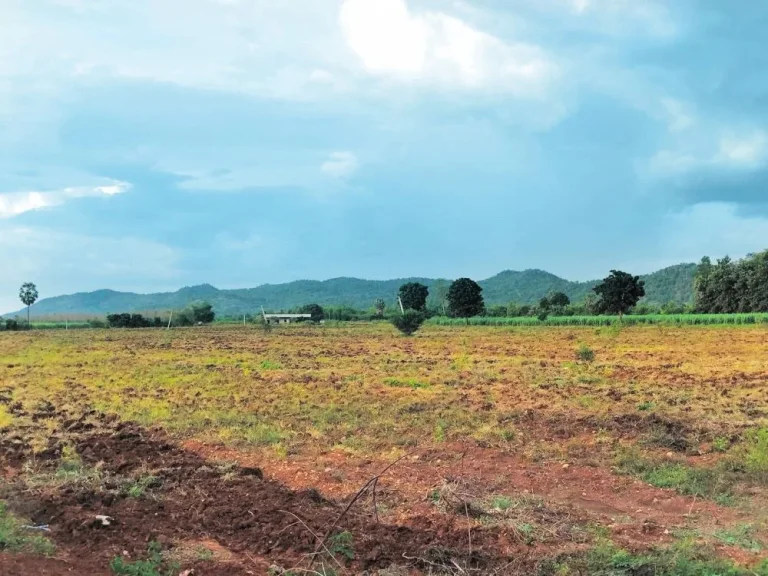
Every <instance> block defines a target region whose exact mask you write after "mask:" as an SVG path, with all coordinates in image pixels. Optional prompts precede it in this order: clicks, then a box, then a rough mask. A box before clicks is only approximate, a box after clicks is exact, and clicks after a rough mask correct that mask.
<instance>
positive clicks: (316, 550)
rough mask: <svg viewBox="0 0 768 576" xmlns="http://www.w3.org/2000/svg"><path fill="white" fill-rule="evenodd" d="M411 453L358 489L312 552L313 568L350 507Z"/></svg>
mask: <svg viewBox="0 0 768 576" xmlns="http://www.w3.org/2000/svg"><path fill="white" fill-rule="evenodd" d="M411 454H413V452H409V453H407V454H403V455H402V456H400V457H399V458H397V459H396V460H394V461H393V462H391V463H390V464H388V465H387V467H386V468H384V469H383V470H382V471H381V472H379V473H378V474H377V475H376V476H374V477H373V478H371V479H370V480H368V482H366V483H365V484H364V485H363V487H362V488H360V490H358V491H357V494H355V497H354V498H352V500H350V502H349V504H347V507H346V508H344V510H343V511H342V513H341V514H339V516H338V518H336V520H335V521H334V522H333V524H331V527H330V528H328V530H327V531H326V533H325V536H323V538H322V540H320V542H319V544H318V545H317V547H316V548H315V551H314V552H313V553H312V560H311V561H310V564H309V567H310V568H312V565H313V564H314V562H315V558H316V557H317V554H318V552H320V549H321V548H324V547H325V542H326V540H328V538H329V537H330V535H331V534H332V533H333V531H334V530H335V529H336V526H338V525H339V522H341V521H342V520H343V519H344V516H346V515H347V512H349V510H350V508H352V506H353V505H354V504H355V502H357V501H358V500H359V499H360V497H361V496H362V495H363V494H365V492H366V490H368V488H370V487H371V486H374V487H375V486H376V485H377V484H378V482H379V478H381V477H382V476H383V475H384V474H386V473H387V472H388V471H389V470H390V468H392V467H393V466H395V465H396V464H398V463H399V462H400V461H402V460H403V459H405V458H406V457H408V456H410V455H411Z"/></svg>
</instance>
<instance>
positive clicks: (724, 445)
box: [712, 436, 731, 453]
mask: <svg viewBox="0 0 768 576" xmlns="http://www.w3.org/2000/svg"><path fill="white" fill-rule="evenodd" d="M730 447H731V439H730V438H728V437H727V436H717V437H716V438H715V439H714V440H713V441H712V450H714V451H715V452H720V453H724V452H727V451H728V448H730Z"/></svg>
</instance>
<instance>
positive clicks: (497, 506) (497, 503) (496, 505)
mask: <svg viewBox="0 0 768 576" xmlns="http://www.w3.org/2000/svg"><path fill="white" fill-rule="evenodd" d="M490 504H491V508H492V509H494V510H500V511H501V512H504V511H506V510H509V509H510V508H512V504H513V502H512V498H509V497H508V496H494V497H493V498H491V502H490Z"/></svg>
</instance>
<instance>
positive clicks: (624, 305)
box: [593, 270, 645, 319]
mask: <svg viewBox="0 0 768 576" xmlns="http://www.w3.org/2000/svg"><path fill="white" fill-rule="evenodd" d="M593 291H594V292H595V294H597V295H598V296H599V297H600V300H599V301H598V303H597V305H598V309H599V310H600V311H601V312H607V313H608V314H618V315H619V319H621V317H622V316H623V315H624V314H626V313H627V312H629V311H630V310H631V309H632V307H633V306H635V305H636V304H637V303H638V302H639V301H640V298H642V297H643V296H645V282H643V281H642V280H640V277H639V276H632V275H631V274H628V273H627V272H621V271H620V270H611V274H610V275H609V276H608V277H607V278H606V279H605V280H603V281H602V282H601V283H600V284H598V285H597V286H595V287H594V288H593Z"/></svg>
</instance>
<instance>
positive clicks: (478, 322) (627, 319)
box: [428, 314, 768, 326]
mask: <svg viewBox="0 0 768 576" xmlns="http://www.w3.org/2000/svg"><path fill="white" fill-rule="evenodd" d="M619 322H621V323H622V324H624V325H625V326H634V325H638V324H681V325H691V326H706V325H713V324H765V323H768V314H648V315H643V316H640V315H638V316H624V317H623V318H622V319H621V320H619V317H618V316H550V317H548V318H546V319H545V320H539V319H538V318H536V317H535V316H521V317H517V318H494V317H488V316H480V317H477V318H469V319H468V320H465V319H464V318H446V317H436V318H432V319H430V320H429V321H428V323H429V324H431V325H433V326H454V325H466V324H467V323H468V324H469V325H470V326H611V325H613V324H618V323H619Z"/></svg>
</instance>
